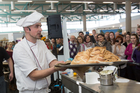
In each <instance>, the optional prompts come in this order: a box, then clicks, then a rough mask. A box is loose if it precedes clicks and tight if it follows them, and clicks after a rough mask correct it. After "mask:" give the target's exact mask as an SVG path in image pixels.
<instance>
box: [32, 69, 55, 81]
mask: <svg viewBox="0 0 140 93" xmlns="http://www.w3.org/2000/svg"><path fill="white" fill-rule="evenodd" d="M55 71H56V70H55V68H54V67H51V68H48V69H44V70H33V71H32V72H31V73H30V74H29V77H30V78H31V79H32V80H33V81H36V80H39V79H43V78H45V77H47V76H49V75H51V74H52V73H54V72H55Z"/></svg>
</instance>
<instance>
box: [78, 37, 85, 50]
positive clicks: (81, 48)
mask: <svg viewBox="0 0 140 93" xmlns="http://www.w3.org/2000/svg"><path fill="white" fill-rule="evenodd" d="M81 51H85V45H84V40H83V38H82V36H78V37H77V52H81Z"/></svg>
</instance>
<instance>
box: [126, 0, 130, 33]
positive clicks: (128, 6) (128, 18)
mask: <svg viewBox="0 0 140 93" xmlns="http://www.w3.org/2000/svg"><path fill="white" fill-rule="evenodd" d="M125 2H126V4H125V9H126V32H131V2H130V0H126V1H125Z"/></svg>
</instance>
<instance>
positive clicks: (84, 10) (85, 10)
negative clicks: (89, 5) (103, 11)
mask: <svg viewBox="0 0 140 93" xmlns="http://www.w3.org/2000/svg"><path fill="white" fill-rule="evenodd" d="M83 11H84V12H92V10H83Z"/></svg>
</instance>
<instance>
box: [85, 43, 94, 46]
mask: <svg viewBox="0 0 140 93" xmlns="http://www.w3.org/2000/svg"><path fill="white" fill-rule="evenodd" d="M84 44H85V46H86V47H92V45H93V43H92V42H89V43H86V42H84Z"/></svg>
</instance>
